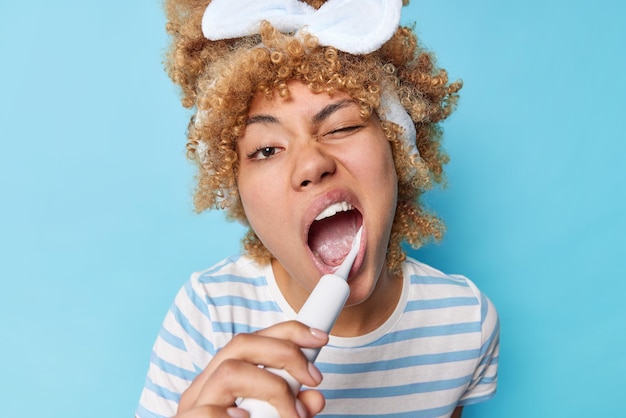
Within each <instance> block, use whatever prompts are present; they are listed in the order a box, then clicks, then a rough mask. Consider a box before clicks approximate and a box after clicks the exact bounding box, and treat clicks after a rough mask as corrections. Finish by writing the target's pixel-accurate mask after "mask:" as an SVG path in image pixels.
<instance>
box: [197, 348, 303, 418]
mask: <svg viewBox="0 0 626 418" xmlns="http://www.w3.org/2000/svg"><path fill="white" fill-rule="evenodd" d="M238 398H250V399H257V400H261V401H266V402H268V403H270V404H272V405H273V406H274V407H275V408H276V409H277V410H278V411H279V414H280V416H281V417H292V416H293V417H298V416H302V411H303V410H306V409H307V408H305V407H304V406H303V405H302V404H301V402H297V401H296V398H295V396H294V394H293V392H292V391H291V388H290V387H289V385H288V384H287V382H286V381H285V380H284V379H283V378H281V377H280V376H277V375H275V374H274V373H271V372H269V371H268V370H266V369H263V368H259V367H257V366H255V365H253V364H250V363H248V362H245V361H240V360H228V361H225V362H223V363H222V364H221V365H220V367H218V368H217V369H216V371H215V372H214V374H213V376H212V377H211V379H209V380H207V382H206V384H205V386H204V387H203V388H202V390H201V391H200V394H199V396H198V399H197V400H196V403H197V404H216V403H221V402H224V401H225V400H226V401H229V402H232V401H234V400H235V399H238ZM298 404H299V405H298ZM298 409H300V411H301V412H300V413H298Z"/></svg>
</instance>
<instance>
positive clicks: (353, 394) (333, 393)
mask: <svg viewBox="0 0 626 418" xmlns="http://www.w3.org/2000/svg"><path fill="white" fill-rule="evenodd" d="M471 379H472V375H467V376H462V377H457V378H455V379H444V380H434V381H431V382H417V383H409V384H407V385H398V386H386V387H374V388H351V389H328V390H322V394H323V395H324V397H326V399H345V398H352V399H364V398H390V397H394V396H405V395H411V394H414V393H427V392H437V391H441V390H449V389H454V388H458V387H461V386H464V385H467V384H468V383H469V382H470V381H471Z"/></svg>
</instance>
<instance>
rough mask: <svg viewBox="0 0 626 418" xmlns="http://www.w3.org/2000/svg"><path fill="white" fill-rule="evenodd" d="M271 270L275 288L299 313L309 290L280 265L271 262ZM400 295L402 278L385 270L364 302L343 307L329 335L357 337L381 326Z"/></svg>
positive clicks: (393, 308) (392, 310) (273, 261)
mask: <svg viewBox="0 0 626 418" xmlns="http://www.w3.org/2000/svg"><path fill="white" fill-rule="evenodd" d="M272 269H273V271H274V276H275V278H276V283H277V284H278V287H279V289H280V291H281V293H282V294H283V296H284V297H285V299H286V300H287V302H288V303H289V305H290V306H291V307H292V308H293V310H294V311H296V312H298V311H299V310H300V308H301V307H302V305H303V304H304V302H305V301H306V299H307V297H308V295H309V291H307V290H306V289H305V288H303V287H302V286H301V285H300V284H299V283H298V282H297V281H296V280H293V279H292V278H291V277H290V276H289V275H288V274H287V272H286V271H285V270H284V268H283V267H282V265H280V263H279V262H278V261H276V260H272ZM401 294H402V277H401V276H394V275H392V274H391V273H390V272H389V271H388V269H387V268H386V267H385V268H383V271H382V272H381V274H380V276H379V277H378V280H376V285H375V287H374V290H373V291H372V292H371V294H370V295H369V296H368V297H367V298H365V299H364V300H363V301H360V302H358V303H355V304H352V305H348V306H346V307H344V308H343V310H342V311H341V313H340V315H339V317H338V318H337V322H336V323H335V326H334V327H333V329H332V330H331V334H332V335H335V336H338V337H357V336H360V335H365V334H367V333H370V332H372V331H374V330H375V329H377V328H378V327H380V326H381V325H382V324H383V323H384V322H385V321H386V320H387V319H389V317H390V316H391V315H392V313H393V312H394V310H395V308H396V306H397V305H398V301H399V300H400V295H401Z"/></svg>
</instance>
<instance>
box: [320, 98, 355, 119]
mask: <svg viewBox="0 0 626 418" xmlns="http://www.w3.org/2000/svg"><path fill="white" fill-rule="evenodd" d="M351 104H355V103H354V100H352V99H343V100H339V101H338V102H335V103H331V104H329V105H328V106H325V107H324V108H323V109H322V110H320V111H319V112H317V113H316V114H315V115H314V116H313V117H312V118H311V122H312V123H313V124H314V125H315V124H318V123H320V122H322V121H323V120H325V119H327V118H328V117H329V116H330V115H332V114H333V113H334V112H336V111H337V110H339V109H341V108H344V107H346V106H349V105H351Z"/></svg>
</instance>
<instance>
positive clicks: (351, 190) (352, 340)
mask: <svg viewBox="0 0 626 418" xmlns="http://www.w3.org/2000/svg"><path fill="white" fill-rule="evenodd" d="M207 3H208V2H207V1H206V0H203V1H193V0H192V1H190V0H186V1H183V0H168V1H167V2H166V11H167V14H168V18H169V23H168V29H169V31H170V33H171V34H172V35H173V38H174V39H173V43H172V49H171V51H170V55H169V61H168V69H169V73H170V76H171V77H172V79H173V80H174V81H175V82H177V83H178V84H180V85H181V87H182V90H183V104H184V105H185V106H187V107H191V108H195V110H196V113H195V115H194V117H193V119H192V122H191V124H190V125H189V132H188V135H189V140H188V144H187V147H188V152H189V156H190V158H191V159H193V160H194V161H196V162H197V164H198V167H199V175H198V181H199V184H198V189H197V192H196V207H197V208H198V210H204V209H208V208H215V207H218V208H222V209H226V210H227V211H228V214H229V215H230V217H232V218H233V219H237V220H239V221H242V222H244V223H246V224H247V225H249V227H250V228H249V233H248V235H247V237H246V239H245V241H244V251H243V254H241V255H238V256H235V257H232V258H229V259H227V260H223V261H221V262H219V263H218V264H216V265H214V266H213V267H211V268H209V269H208V270H205V271H203V272H199V273H196V274H194V275H193V276H192V278H191V279H190V281H189V282H187V284H186V285H185V286H184V287H183V289H181V291H180V293H179V294H178V296H177V297H176V300H175V302H174V304H173V306H172V308H171V309H170V311H169V312H168V314H167V317H166V319H165V322H164V324H163V328H162V330H161V332H160V334H159V336H158V338H157V341H156V343H155V346H154V351H153V355H152V360H151V364H150V370H149V372H148V377H147V380H146V386H145V388H144V392H143V394H142V398H141V403H140V406H139V408H138V410H137V415H136V416H138V417H163V416H167V417H170V416H177V417H222V416H224V417H226V416H242V417H244V416H248V412H247V411H245V410H243V409H241V408H239V407H238V406H237V405H238V403H237V402H238V399H241V398H251V399H258V400H263V401H267V402H269V403H270V404H271V405H272V406H273V407H274V408H275V409H276V410H277V411H278V413H279V414H280V416H282V417H307V416H313V415H320V416H337V417H338V416H377V417H384V416H389V417H391V416H393V417H398V416H406V417H421V416H424V417H449V416H454V417H460V415H461V410H462V408H463V406H464V405H467V404H471V403H475V402H479V401H483V400H486V399H488V398H490V397H491V396H493V394H494V393H495V389H496V381H497V363H498V347H499V345H498V344H499V342H498V341H499V326H498V318H497V313H496V311H495V308H494V307H493V305H492V304H491V302H490V301H489V300H488V299H487V297H486V296H484V295H483V294H482V293H481V292H480V291H479V290H478V289H477V287H476V286H475V285H474V284H473V283H472V282H471V281H469V280H468V279H466V278H464V277H462V276H453V275H446V274H444V273H442V272H440V271H438V270H436V269H434V268H432V267H429V266H427V265H425V264H423V263H420V262H418V261H416V260H413V259H410V258H407V257H406V255H405V254H404V252H403V250H402V247H401V243H402V242H407V243H409V244H411V245H412V246H414V247H419V246H421V245H422V244H423V243H425V242H427V241H428V240H430V239H433V238H434V239H438V238H440V237H441V234H442V232H443V224H442V222H441V221H440V220H439V219H438V218H437V217H436V216H435V215H433V214H431V213H428V212H427V211H426V210H425V209H424V208H423V207H422V206H421V205H420V203H419V198H420V196H421V194H422V193H423V192H424V191H426V190H428V189H430V188H431V187H432V186H433V184H435V183H438V182H440V181H441V180H442V166H443V165H444V164H445V162H446V161H447V158H446V156H445V154H443V152H442V151H441V149H440V143H439V141H440V136H441V130H440V127H439V123H440V122H441V121H442V120H444V119H445V118H446V117H447V116H448V115H449V114H450V113H451V111H452V110H453V108H454V106H455V104H456V99H457V92H458V90H459V89H460V83H451V84H450V83H448V81H447V77H446V73H445V72H444V71H443V70H440V69H437V68H436V67H435V66H434V64H433V59H432V56H431V55H430V54H428V53H427V52H425V51H424V50H422V49H421V48H419V47H418V44H417V39H416V37H415V35H414V34H413V33H412V32H411V30H409V29H408V28H404V27H400V26H399V16H400V9H401V7H402V1H400V0H398V1H388V0H386V1H385V0H379V1H373V0H368V1H344V0H330V1H328V2H323V1H310V2H308V3H304V2H300V1H298V0H271V1H267V2H250V1H245V0H214V1H213V2H211V3H210V4H207ZM359 228H362V235H361V238H360V250H359V252H358V254H357V257H356V260H355V262H354V264H353V266H352V269H351V271H350V274H349V277H348V284H349V287H350V294H349V297H348V300H347V302H346V305H345V307H344V309H343V310H342V312H341V313H340V315H339V317H338V320H337V322H336V324H335V326H334V328H333V329H332V331H331V334H330V335H328V334H326V333H325V332H323V331H321V330H319V329H314V328H309V327H307V326H305V325H304V324H302V323H299V322H298V321H295V320H294V318H295V317H296V314H297V312H298V311H299V309H300V308H301V307H302V305H303V303H304V302H305V300H306V299H307V297H308V295H309V294H310V292H311V291H312V289H313V288H314V287H315V285H316V283H317V282H318V280H319V278H320V277H321V276H322V275H323V274H327V273H332V272H333V271H334V270H335V268H336V267H337V266H338V265H339V264H341V262H342V261H343V260H344V258H345V257H346V255H347V253H348V251H349V250H350V248H351V246H352V243H353V241H354V239H355V235H356V232H357V230H358V229H359ZM318 347H322V350H321V352H320V354H319V357H318V359H317V361H316V363H315V364H312V363H311V362H309V361H308V360H307V359H306V357H305V356H304V355H303V353H302V351H301V349H302V348H318ZM259 365H264V366H268V367H271V368H275V369H284V370H286V371H287V372H289V374H291V375H292V376H293V377H294V378H295V379H296V380H298V381H299V382H300V383H302V384H303V386H304V388H303V390H302V391H300V392H299V393H297V394H295V395H294V394H293V393H292V391H291V390H290V389H289V387H288V386H287V384H286V382H285V381H284V380H283V379H282V378H281V377H279V376H277V375H275V374H274V373H272V372H270V371H268V370H267V369H265V368H260V367H258V366H259Z"/></svg>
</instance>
